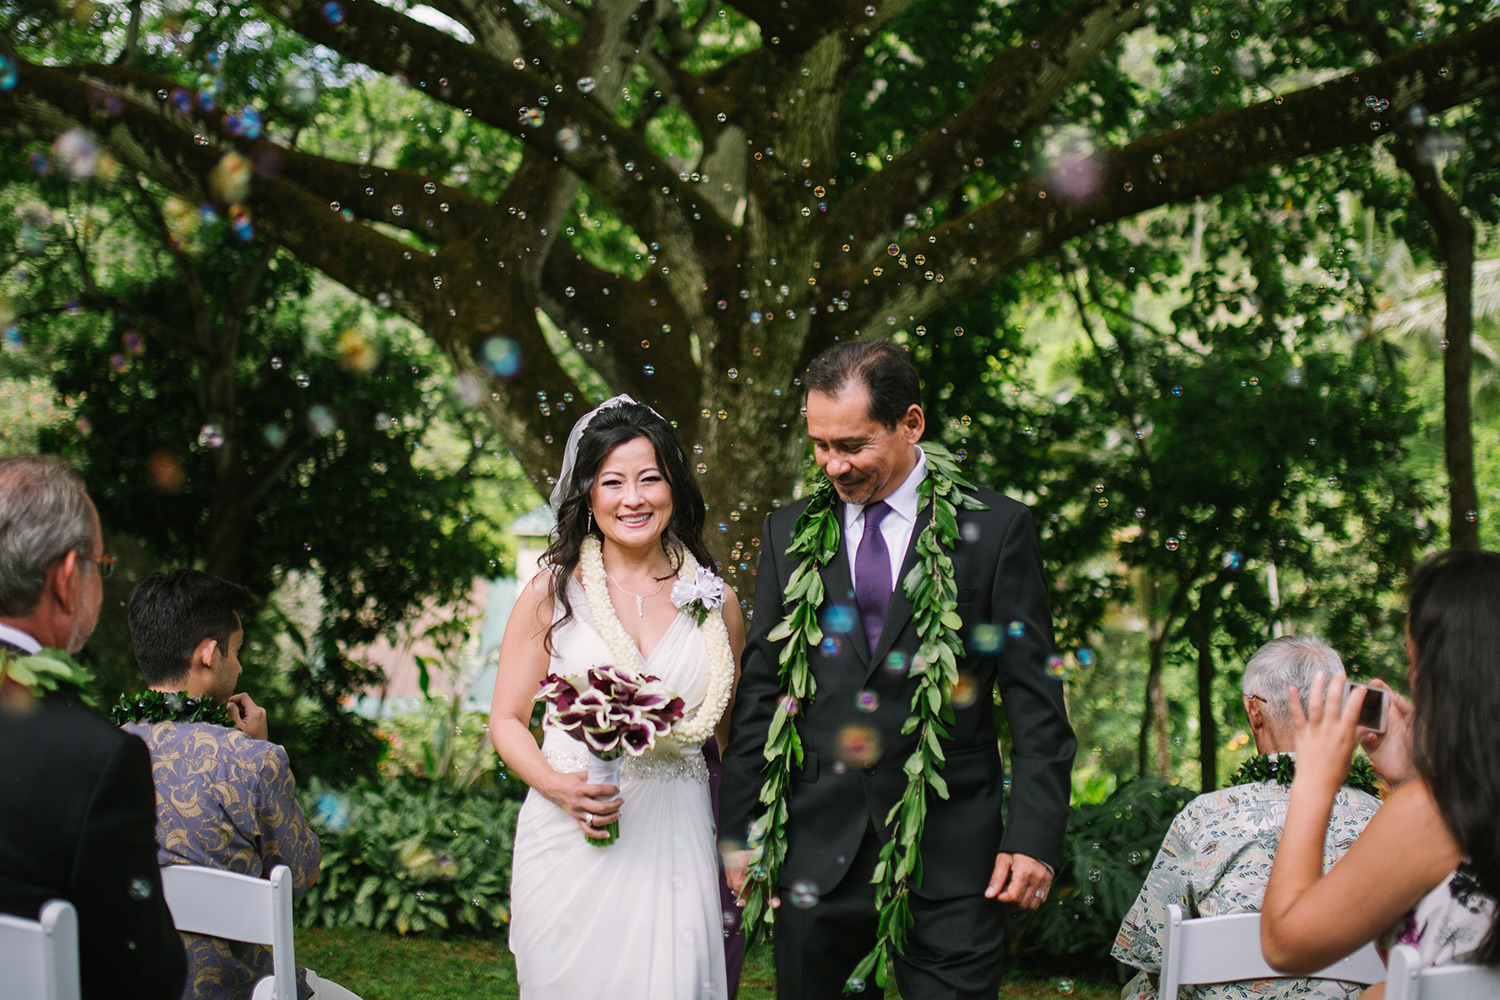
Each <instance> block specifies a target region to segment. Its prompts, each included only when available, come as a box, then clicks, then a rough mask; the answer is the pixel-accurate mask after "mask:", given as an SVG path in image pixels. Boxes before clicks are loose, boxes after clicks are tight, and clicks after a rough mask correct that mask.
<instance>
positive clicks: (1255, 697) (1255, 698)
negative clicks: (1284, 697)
mask: <svg viewBox="0 0 1500 1000" xmlns="http://www.w3.org/2000/svg"><path fill="white" fill-rule="evenodd" d="M1245 697H1246V698H1249V699H1250V700H1251V701H1258V702H1260V703H1261V704H1262V705H1269V704H1271V703H1270V702H1269V701H1266V699H1264V698H1262V697H1261V696H1260V695H1258V694H1247V695H1245Z"/></svg>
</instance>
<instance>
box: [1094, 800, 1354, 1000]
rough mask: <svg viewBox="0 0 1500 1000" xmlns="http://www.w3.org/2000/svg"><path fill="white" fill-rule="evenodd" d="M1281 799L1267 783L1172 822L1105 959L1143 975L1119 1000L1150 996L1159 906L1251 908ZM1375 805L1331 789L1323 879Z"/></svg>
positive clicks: (1220, 996) (1275, 993)
mask: <svg viewBox="0 0 1500 1000" xmlns="http://www.w3.org/2000/svg"><path fill="white" fill-rule="evenodd" d="M1289 792H1290V789H1288V788H1287V787H1285V786H1283V785H1279V784H1276V783H1275V782H1254V783H1251V784H1245V785H1234V786H1232V787H1230V788H1221V789H1219V790H1218V791H1215V792H1208V793H1207V794H1204V795H1200V796H1198V797H1197V798H1196V799H1194V800H1193V801H1191V802H1189V803H1188V804H1187V807H1186V808H1185V809H1183V810H1182V812H1180V813H1178V814H1177V818H1176V819H1174V820H1173V821H1172V826H1171V828H1170V829H1169V830H1168V831H1167V836H1166V838H1165V839H1164V840H1163V842H1162V845H1161V851H1160V852H1158V853H1157V855H1156V860H1155V861H1154V862H1152V865H1151V870H1150V871H1149V872H1148V873H1147V874H1146V883H1145V885H1143V886H1142V887H1141V892H1140V895H1139V896H1137V897H1136V900H1135V905H1134V906H1132V907H1131V908H1130V912H1129V913H1127V914H1126V915H1125V920H1124V922H1122V923H1121V924H1120V933H1119V935H1118V936H1117V937H1116V938H1115V946H1114V948H1113V949H1112V950H1111V952H1110V953H1111V954H1112V955H1113V956H1114V957H1115V958H1116V959H1117V960H1119V961H1120V962H1123V963H1124V964H1126V965H1129V966H1133V967H1134V968H1137V969H1140V970H1142V971H1141V972H1140V973H1138V974H1137V975H1136V976H1135V977H1134V978H1133V979H1131V980H1130V982H1128V983H1126V984H1125V988H1124V990H1122V991H1121V993H1120V997H1121V1000H1155V998H1156V986H1155V985H1154V984H1153V983H1152V982H1151V981H1150V980H1149V979H1148V978H1147V973H1150V974H1151V975H1152V976H1157V975H1160V973H1161V942H1162V940H1163V938H1164V937H1165V936H1166V935H1165V930H1164V928H1165V925H1166V917H1167V906H1168V904H1170V903H1177V904H1179V905H1181V906H1182V908H1183V911H1184V912H1185V913H1186V915H1187V916H1189V917H1212V916H1218V915H1221V914H1225V913H1245V912H1255V911H1258V910H1259V909H1260V904H1261V899H1262V898H1263V897H1264V895H1265V891H1266V883H1267V882H1269V881H1270V878H1271V862H1272V861H1273V860H1274V859H1275V857H1276V847H1277V845H1278V844H1279V843H1280V842H1281V831H1282V828H1283V827H1284V826H1285V825H1286V811H1287V801H1288V796H1289ZM1379 807H1380V800H1378V799H1376V798H1375V797H1374V796H1372V795H1367V794H1366V793H1364V792H1361V791H1356V790H1354V789H1352V788H1348V787H1344V788H1341V789H1339V792H1338V795H1337V796H1336V797H1335V799H1334V803H1333V814H1332V818H1331V819H1330V821H1329V824H1328V836H1327V838H1326V839H1325V840H1324V842H1323V870H1324V871H1327V870H1328V869H1329V868H1331V867H1333V863H1334V862H1335V861H1337V860H1338V859H1339V858H1341V857H1343V856H1344V852H1345V851H1347V850H1349V848H1350V846H1352V845H1353V843H1354V841H1355V840H1356V839H1357V838H1358V837H1359V835H1360V833H1361V831H1363V830H1364V828H1365V824H1366V823H1368V822H1369V821H1370V817H1371V816H1373V815H1374V814H1375V810H1376V809H1378V808H1379ZM1363 989H1364V987H1363V986H1358V985H1355V984H1349V983H1339V982H1335V981H1333V980H1327V979H1322V980H1308V979H1265V980H1257V981H1253V982H1251V981H1245V982H1235V983H1217V984H1213V985H1207V986H1184V987H1183V988H1182V994H1181V995H1182V998H1183V1000H1291V998H1294V997H1296V998H1304V997H1313V998H1323V1000H1347V998H1353V997H1357V996H1359V994H1360V992H1361V991H1362V990H1363Z"/></svg>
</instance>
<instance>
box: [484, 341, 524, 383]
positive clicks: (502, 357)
mask: <svg viewBox="0 0 1500 1000" xmlns="http://www.w3.org/2000/svg"><path fill="white" fill-rule="evenodd" d="M480 355H481V360H482V361H483V363H484V366H485V368H487V369H488V370H489V371H490V373H491V374H493V375H495V376H497V377H499V378H513V377H514V376H515V374H516V373H517V372H519V371H520V370H521V345H520V344H518V343H516V342H515V341H514V340H512V339H511V338H509V337H499V336H496V337H490V338H489V339H488V340H486V341H485V342H484V346H483V347H481V348H480Z"/></svg>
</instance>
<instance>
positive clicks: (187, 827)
mask: <svg viewBox="0 0 1500 1000" xmlns="http://www.w3.org/2000/svg"><path fill="white" fill-rule="evenodd" d="M252 603H253V598H252V596H251V594H250V592H249V591H248V590H246V589H245V588H244V587H241V586H239V585H238V584H233V583H229V582H228V581H226V580H221V579H219V578H218V577H216V576H212V575H210V574H208V573H202V572H199V571H197V570H186V569H179V570H173V571H172V572H170V573H165V574H163V573H153V574H152V575H151V576H148V577H147V578H146V579H144V580H142V581H141V582H140V584H138V585H137V586H136V588H135V593H133V594H132V595H131V597H130V639H131V643H132V644H133V645H134V647H135V655H136V660H137V661H138V662H139V663H140V666H141V672H142V673H143V674H145V677H146V683H147V684H148V685H150V690H149V691H146V692H144V693H143V694H139V695H127V696H125V697H124V698H122V699H120V704H119V705H118V706H117V707H116V709H115V721H116V722H117V723H120V724H121V725H122V727H123V728H124V729H125V731H126V732H130V733H134V734H135V735H137V736H139V737H140V738H141V739H143V740H145V741H146V745H147V746H148V747H149V748H150V750H151V770H152V776H153V778H154V780H155V782H156V836H157V841H158V842H159V843H160V845H161V848H160V853H159V860H160V862H161V863H162V864H187V865H201V866H203V867H206V868H222V869H224V870H226V871H232V872H239V873H241V874H245V875H254V876H257V877H260V878H264V877H266V876H267V875H269V874H270V871H271V869H272V868H273V867H275V866H276V865H286V866H287V867H289V868H290V869H291V871H292V884H293V886H294V887H295V889H296V891H298V892H301V891H302V890H304V889H306V888H307V887H308V886H310V885H312V884H313V882H315V881H317V878H318V860H319V845H318V838H317V836H316V835H315V834H314V833H313V832H312V829H311V828H310V827H309V826H308V824H307V819H306V818H305V817H304V816H303V814H302V808H301V806H299V805H298V804H297V797H296V795H295V784H294V782H293V779H292V772H291V768H290V767H289V766H288V764H287V756H286V751H285V750H283V749H282V748H281V747H279V746H277V745H276V744H274V743H271V742H269V740H268V739H267V731H266V713H265V710H264V709H262V708H260V707H259V706H258V705H256V704H255V702H254V701H253V700H251V698H250V696H249V695H247V694H245V693H243V692H240V693H236V692H235V687H236V686H237V684H238V682H239V678H240V670H241V667H240V647H241V645H242V644H243V643H244V640H245V630H244V626H243V625H242V623H241V621H240V615H239V612H240V611H241V610H243V609H245V608H248V607H249V606H250V605H251V604H252ZM182 937H183V941H184V943H185V944H186V945H187V956H188V984H187V990H186V992H185V993H184V994H183V995H184V997H185V998H186V997H196V998H205V1000H207V998H213V1000H230V998H248V997H249V996H250V991H251V988H252V987H253V985H254V983H255V981H256V980H257V979H259V978H260V977H261V976H264V975H269V974H270V972H271V956H270V952H269V951H268V950H267V949H265V948H262V947H260V946H258V945H249V944H243V943H241V942H231V941H222V940H219V939H217V938H208V937H203V936H201V935H196V934H184V935H183V936H182ZM297 972H298V996H299V997H300V998H302V1000H306V998H308V997H312V996H322V997H324V998H327V997H337V996H349V995H350V994H348V993H347V991H344V990H342V989H341V988H339V987H337V986H335V985H334V984H331V983H327V982H326V981H322V980H319V979H318V978H317V977H316V976H315V975H313V974H312V973H310V972H308V971H307V970H305V969H302V968H300V967H299V968H298V970H297Z"/></svg>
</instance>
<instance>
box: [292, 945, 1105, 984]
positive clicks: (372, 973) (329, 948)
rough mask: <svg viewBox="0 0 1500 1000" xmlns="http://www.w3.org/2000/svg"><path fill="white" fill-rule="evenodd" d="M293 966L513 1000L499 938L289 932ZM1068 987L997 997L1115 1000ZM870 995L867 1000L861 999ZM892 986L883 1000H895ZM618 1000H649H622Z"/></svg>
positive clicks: (753, 971) (1054, 980) (766, 973)
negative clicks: (294, 953) (294, 955)
mask: <svg viewBox="0 0 1500 1000" xmlns="http://www.w3.org/2000/svg"><path fill="white" fill-rule="evenodd" d="M297 961H298V962H299V963H301V964H302V965H305V966H307V967H308V968H310V969H314V970H316V971H317V973H318V975H320V976H327V977H328V978H329V979H331V980H333V981H334V982H336V983H340V984H342V985H344V986H347V987H348V988H349V989H351V990H353V991H354V992H356V993H358V994H359V995H360V997H361V998H363V1000H515V998H516V997H517V987H516V972H515V965H514V963H513V962H512V961H511V955H510V950H509V949H507V948H506V946H505V942H504V941H503V940H502V939H500V938H495V939H493V940H490V939H476V938H464V939H458V940H453V941H438V940H433V939H431V938H415V937H406V938H403V937H397V936H395V935H393V934H382V933H380V932H377V931H366V930H319V929H308V930H299V931H297ZM1067 989H1068V982H1067V981H1064V980H1063V979H1062V978H1061V977H1057V976H1037V975H1031V976H1027V975H1025V974H1024V970H1022V971H1021V973H1019V974H1018V973H1017V972H1016V971H1014V970H1013V971H1012V973H1011V975H1010V977H1009V978H1008V980H1007V982H1006V985H1005V988H1004V989H1003V990H1002V991H1001V994H1000V995H1001V996H1002V997H1006V998H1012V997H1013V998H1017V1000H1041V998H1047V1000H1055V998H1058V997H1062V996H1069V997H1072V998H1073V1000H1115V998H1116V997H1118V996H1119V993H1120V990H1119V987H1118V986H1116V985H1113V984H1109V983H1103V982H1098V981H1092V980H1077V981H1074V982H1072V985H1071V992H1065V990H1067ZM867 995H873V994H867ZM775 996H776V977H775V974H774V972H773V970H772V967H771V960H770V955H769V953H768V952H766V951H765V950H764V949H758V950H756V951H755V952H752V953H751V955H750V959H749V961H748V962H747V963H746V966H745V971H744V975H743V978H742V982H741V984H740V992H739V1000H774V998H775ZM899 997H900V994H898V993H897V992H896V989H895V987H894V986H892V987H891V988H890V989H889V990H888V991H887V992H886V1000H899ZM618 1000H651V998H647V997H642V998H627V997H621V998H618Z"/></svg>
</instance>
